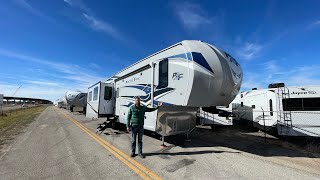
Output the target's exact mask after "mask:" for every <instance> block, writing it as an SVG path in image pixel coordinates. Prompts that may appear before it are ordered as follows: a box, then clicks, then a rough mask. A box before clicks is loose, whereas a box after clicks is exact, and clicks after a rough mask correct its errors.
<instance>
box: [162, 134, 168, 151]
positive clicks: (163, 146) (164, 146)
mask: <svg viewBox="0 0 320 180" xmlns="http://www.w3.org/2000/svg"><path fill="white" fill-rule="evenodd" d="M160 147H162V148H166V147H168V146H166V145H165V144H164V136H163V135H162V144H161V146H160Z"/></svg>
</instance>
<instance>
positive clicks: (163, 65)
mask: <svg viewBox="0 0 320 180" xmlns="http://www.w3.org/2000/svg"><path fill="white" fill-rule="evenodd" d="M167 86H168V59H165V60H162V61H160V63H159V84H158V88H164V87H167Z"/></svg>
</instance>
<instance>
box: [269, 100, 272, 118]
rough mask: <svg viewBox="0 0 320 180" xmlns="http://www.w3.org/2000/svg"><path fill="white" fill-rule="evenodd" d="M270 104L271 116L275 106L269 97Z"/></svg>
mask: <svg viewBox="0 0 320 180" xmlns="http://www.w3.org/2000/svg"><path fill="white" fill-rule="evenodd" d="M269 106H270V116H273V107H272V100H271V99H269Z"/></svg>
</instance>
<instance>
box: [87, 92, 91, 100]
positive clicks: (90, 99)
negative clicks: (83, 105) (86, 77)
mask: <svg viewBox="0 0 320 180" xmlns="http://www.w3.org/2000/svg"><path fill="white" fill-rule="evenodd" d="M88 101H92V91H90V92H89V100H88Z"/></svg>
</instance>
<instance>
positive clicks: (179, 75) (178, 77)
mask: <svg viewBox="0 0 320 180" xmlns="http://www.w3.org/2000/svg"><path fill="white" fill-rule="evenodd" d="M181 78H183V74H182V73H179V72H175V73H173V74H172V79H173V80H180V79H181Z"/></svg>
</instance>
